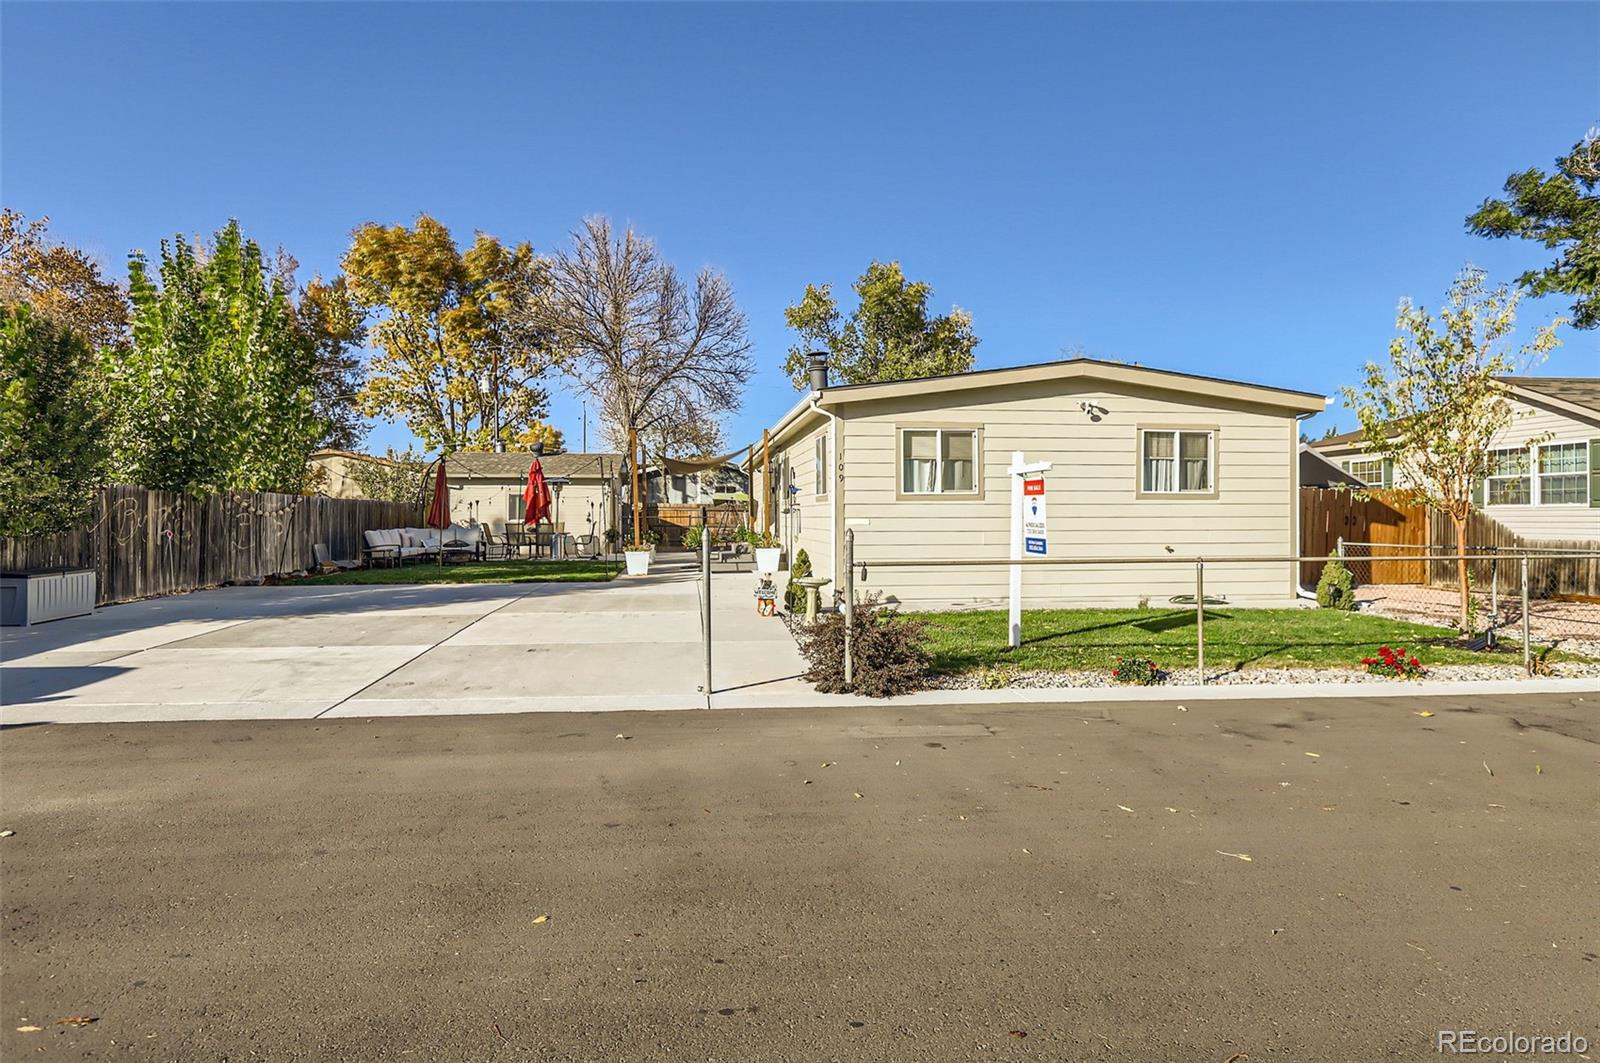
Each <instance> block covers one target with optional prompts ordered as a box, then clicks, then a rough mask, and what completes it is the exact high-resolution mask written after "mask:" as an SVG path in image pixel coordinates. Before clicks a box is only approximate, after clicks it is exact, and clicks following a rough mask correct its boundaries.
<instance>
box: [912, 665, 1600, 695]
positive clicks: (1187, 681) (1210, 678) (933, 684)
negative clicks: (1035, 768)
mask: <svg viewBox="0 0 1600 1063" xmlns="http://www.w3.org/2000/svg"><path fill="white" fill-rule="evenodd" d="M1165 675H1166V679H1165V682H1164V683H1162V684H1157V685H1162V686H1197V685H1199V681H1200V680H1199V673H1198V672H1197V671H1196V670H1195V669H1193V668H1177V669H1174V670H1173V671H1171V672H1167V673H1165ZM1550 675H1551V677H1552V678H1558V679H1595V678H1600V663H1565V664H1554V665H1551V666H1550ZM1525 678H1527V677H1526V676H1525V674H1524V673H1523V671H1522V666H1521V665H1519V664H1441V665H1436V666H1434V667H1433V668H1430V669H1428V671H1427V674H1426V675H1424V676H1423V677H1422V678H1420V679H1395V678H1392V677H1389V676H1381V675H1369V674H1368V673H1366V672H1362V671H1357V670H1356V669H1353V668H1247V669H1244V670H1242V671H1225V672H1212V671H1210V670H1209V669H1208V670H1207V673H1206V685H1207V686H1274V685H1281V684H1286V683H1319V684H1326V685H1329V686H1349V685H1351V684H1356V683H1361V684H1371V683H1388V684H1390V685H1393V686H1401V687H1404V686H1407V685H1409V684H1412V683H1429V682H1434V683H1440V682H1445V683H1451V682H1462V681H1468V682H1484V681H1488V680H1495V679H1525ZM983 679H984V675H983V673H982V672H963V673H961V674H959V675H940V676H934V677H933V678H932V679H930V680H929V682H928V686H927V688H928V689H930V690H985V689H1010V690H1047V689H1050V688H1053V687H1121V686H1126V685H1127V684H1122V683H1115V682H1113V681H1112V679H1111V673H1110V672H1106V671H1083V672H1076V671H1064V672H1053V671H1044V670H1030V669H1017V670H1016V671H1014V672H1013V673H1012V674H1011V677H1010V679H1009V681H1008V682H1006V683H1004V684H1003V685H1002V687H1000V688H996V687H985V686H984V684H983Z"/></svg>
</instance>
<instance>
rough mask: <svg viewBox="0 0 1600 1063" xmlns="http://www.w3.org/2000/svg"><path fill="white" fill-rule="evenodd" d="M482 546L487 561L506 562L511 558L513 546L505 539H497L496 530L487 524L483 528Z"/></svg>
mask: <svg viewBox="0 0 1600 1063" xmlns="http://www.w3.org/2000/svg"><path fill="white" fill-rule="evenodd" d="M482 545H483V559H484V560H485V561H505V560H507V559H509V558H510V557H511V544H510V543H509V542H507V541H506V540H505V539H497V538H495V534H494V529H492V528H490V527H489V526H488V525H487V524H485V525H484V526H483V544H482Z"/></svg>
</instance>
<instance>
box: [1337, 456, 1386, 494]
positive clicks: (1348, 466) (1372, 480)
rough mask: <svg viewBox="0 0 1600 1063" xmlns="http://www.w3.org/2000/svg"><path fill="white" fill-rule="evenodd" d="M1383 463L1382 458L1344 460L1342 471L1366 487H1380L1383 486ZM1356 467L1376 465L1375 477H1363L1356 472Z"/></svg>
mask: <svg viewBox="0 0 1600 1063" xmlns="http://www.w3.org/2000/svg"><path fill="white" fill-rule="evenodd" d="M1383 461H1384V459H1382V458H1346V459H1345V462H1344V471H1345V472H1347V473H1349V474H1350V475H1351V476H1354V477H1355V478H1356V479H1357V480H1360V481H1361V482H1362V483H1364V484H1366V485H1367V486H1368V487H1372V486H1374V485H1376V486H1380V487H1381V486H1382V485H1383ZM1357 465H1376V466H1377V470H1376V471H1377V476H1376V477H1370V476H1364V475H1362V474H1361V473H1359V472H1356V466H1357Z"/></svg>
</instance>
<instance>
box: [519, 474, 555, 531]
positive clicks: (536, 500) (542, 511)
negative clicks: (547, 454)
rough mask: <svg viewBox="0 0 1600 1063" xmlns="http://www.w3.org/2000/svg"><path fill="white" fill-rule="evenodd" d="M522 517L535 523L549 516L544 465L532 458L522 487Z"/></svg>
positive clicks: (548, 490)
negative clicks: (525, 483)
mask: <svg viewBox="0 0 1600 1063" xmlns="http://www.w3.org/2000/svg"><path fill="white" fill-rule="evenodd" d="M522 509H523V518H524V519H525V520H526V521H527V522H528V524H530V525H536V524H538V523H539V522H540V521H541V520H544V519H545V518H546V517H548V516H550V485H549V484H547V483H545V482H544V466H543V465H540V464H539V459H538V458H534V459H533V464H532V465H529V466H528V485H527V486H526V487H524V488H523V489H522Z"/></svg>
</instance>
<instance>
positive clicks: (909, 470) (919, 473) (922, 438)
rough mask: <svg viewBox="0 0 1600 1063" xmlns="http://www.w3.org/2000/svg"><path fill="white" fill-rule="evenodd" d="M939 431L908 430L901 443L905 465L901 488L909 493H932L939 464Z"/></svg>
mask: <svg viewBox="0 0 1600 1063" xmlns="http://www.w3.org/2000/svg"><path fill="white" fill-rule="evenodd" d="M938 447H939V434H938V433H937V432H907V433H905V438H904V440H903V441H902V443H901V449H902V458H903V460H904V467H903V468H902V470H901V487H900V490H901V491H902V492H904V493H905V494H908V495H923V494H932V493H933V490H934V483H935V481H934V474H935V470H936V469H937V467H938V464H939V450H938Z"/></svg>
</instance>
